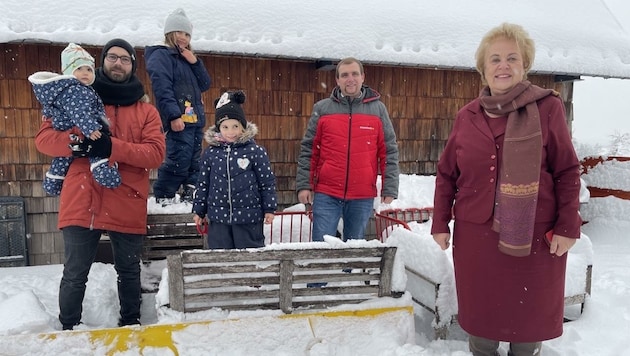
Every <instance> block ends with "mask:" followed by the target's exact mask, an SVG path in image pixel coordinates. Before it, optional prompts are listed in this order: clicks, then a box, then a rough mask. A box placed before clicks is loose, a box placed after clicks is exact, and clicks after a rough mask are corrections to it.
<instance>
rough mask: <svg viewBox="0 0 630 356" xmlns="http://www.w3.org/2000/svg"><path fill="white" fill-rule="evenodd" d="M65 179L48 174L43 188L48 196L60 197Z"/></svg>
mask: <svg viewBox="0 0 630 356" xmlns="http://www.w3.org/2000/svg"><path fill="white" fill-rule="evenodd" d="M64 179H65V177H62V176H54V175H52V174H50V172H46V177H45V178H44V182H43V183H42V188H44V191H45V192H46V194H48V195H52V196H55V197H56V196H58V195H59V194H61V187H62V186H63V180H64Z"/></svg>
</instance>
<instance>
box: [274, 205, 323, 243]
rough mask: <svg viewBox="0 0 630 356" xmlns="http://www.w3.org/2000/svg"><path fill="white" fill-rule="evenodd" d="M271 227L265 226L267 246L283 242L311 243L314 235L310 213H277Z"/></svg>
mask: <svg viewBox="0 0 630 356" xmlns="http://www.w3.org/2000/svg"><path fill="white" fill-rule="evenodd" d="M274 214H275V218H274V219H273V223H271V224H270V225H264V233H265V245H270V244H272V243H282V242H310V241H311V236H312V233H313V228H312V225H313V224H312V215H313V213H312V212H311V211H310V210H309V211H291V212H287V211H277V212H275V213H274Z"/></svg>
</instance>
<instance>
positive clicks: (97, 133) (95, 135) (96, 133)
mask: <svg viewBox="0 0 630 356" xmlns="http://www.w3.org/2000/svg"><path fill="white" fill-rule="evenodd" d="M101 136H103V134H101V132H100V131H99V130H96V131H94V132H92V133H91V134H90V136H88V137H89V138H90V140H92V141H94V140H98V139H99V138H101Z"/></svg>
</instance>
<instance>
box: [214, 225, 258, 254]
mask: <svg viewBox="0 0 630 356" xmlns="http://www.w3.org/2000/svg"><path fill="white" fill-rule="evenodd" d="M263 246H265V235H264V234H263V222H262V221H261V222H259V223H256V224H238V225H228V224H221V223H217V222H212V221H210V222H209V223H208V247H209V248H211V249H234V248H250V247H252V248H253V247H263Z"/></svg>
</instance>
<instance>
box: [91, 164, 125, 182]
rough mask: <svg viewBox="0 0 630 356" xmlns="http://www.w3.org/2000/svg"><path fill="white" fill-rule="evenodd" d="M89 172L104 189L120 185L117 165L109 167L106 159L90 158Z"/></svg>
mask: <svg viewBox="0 0 630 356" xmlns="http://www.w3.org/2000/svg"><path fill="white" fill-rule="evenodd" d="M90 163H91V165H90V170H91V171H92V175H93V176H94V179H95V180H96V182H98V184H100V185H102V186H103V187H105V188H116V187H118V186H119V185H120V182H121V181H120V173H118V164H114V166H110V165H109V160H108V159H107V158H102V159H99V158H96V157H91V158H90Z"/></svg>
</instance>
